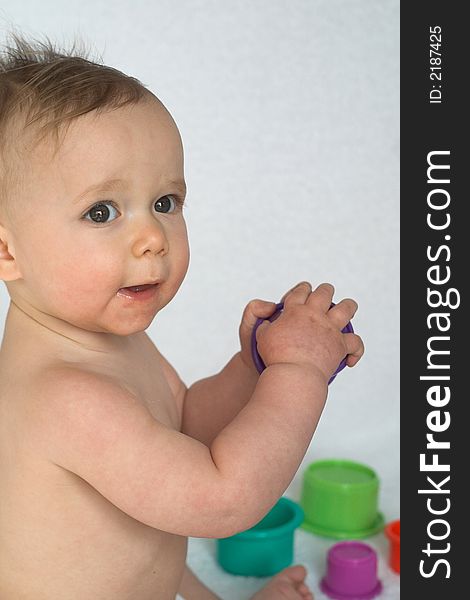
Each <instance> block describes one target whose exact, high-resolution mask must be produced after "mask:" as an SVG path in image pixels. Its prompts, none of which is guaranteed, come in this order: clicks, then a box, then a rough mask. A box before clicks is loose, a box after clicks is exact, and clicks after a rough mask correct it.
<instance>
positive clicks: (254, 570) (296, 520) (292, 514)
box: [217, 497, 304, 577]
mask: <svg viewBox="0 0 470 600" xmlns="http://www.w3.org/2000/svg"><path fill="white" fill-rule="evenodd" d="M303 519H304V513H303V510H302V508H301V507H300V506H299V505H298V504H296V503H295V502H293V501H292V500H289V498H285V497H282V498H280V499H279V500H278V502H277V503H276V504H275V505H274V506H273V508H272V509H271V510H270V511H269V512H268V514H267V515H266V516H265V517H264V518H263V519H262V520H261V521H260V522H259V523H257V524H256V525H255V526H254V527H252V528H251V529H247V530H246V531H242V532H241V533H237V534H236V535H233V536H230V537H228V538H222V539H219V540H217V561H218V562H219V564H220V566H221V567H222V568H223V569H224V570H225V571H227V572H228V573H232V574H233V575H245V576H251V577H267V576H268V575H275V574H276V573H278V572H279V571H282V569H285V568H286V567H288V566H289V565H291V564H292V561H293V558H294V532H295V530H296V529H297V527H299V525H300V524H301V523H302V521H303Z"/></svg>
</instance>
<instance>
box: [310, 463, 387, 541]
mask: <svg viewBox="0 0 470 600" xmlns="http://www.w3.org/2000/svg"><path fill="white" fill-rule="evenodd" d="M378 492H379V479H378V477H377V475H376V473H375V472H374V471H373V470H372V469H371V468H369V467H367V466H366V465H362V464H360V463H357V462H353V461H350V460H320V461H317V462H314V463H311V464H310V465H309V466H308V467H307V469H306V471H305V473H304V481H303V488H302V494H301V500H300V504H301V506H302V508H303V509H304V512H305V520H304V522H303V523H302V529H305V530H306V531H310V532H311V533H315V534H317V535H321V536H324V537H329V538H335V539H358V538H364V537H368V536H370V535H373V534H374V533H377V532H378V531H380V530H381V529H382V528H383V525H384V517H383V515H382V514H381V513H379V512H378V511H377V497H378Z"/></svg>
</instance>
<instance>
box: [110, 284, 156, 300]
mask: <svg viewBox="0 0 470 600" xmlns="http://www.w3.org/2000/svg"><path fill="white" fill-rule="evenodd" d="M159 285H160V282H159V281H156V282H155V283H142V284H139V285H131V286H129V287H124V288H119V290H118V291H117V295H118V296H121V297H125V298H129V299H133V300H137V299H141V300H146V299H150V298H153V297H154V294H155V292H156V290H157V288H158V287H159Z"/></svg>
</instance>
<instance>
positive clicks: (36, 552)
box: [0, 334, 187, 600]
mask: <svg viewBox="0 0 470 600" xmlns="http://www.w3.org/2000/svg"><path fill="white" fill-rule="evenodd" d="M140 335H141V337H139V343H138V344H137V345H136V347H135V350H134V351H133V352H132V355H130V356H126V357H118V359H117V360H116V361H113V362H112V363H108V364H105V363H103V364H101V365H99V366H96V365H94V366H93V370H94V371H95V372H96V371H98V372H99V370H100V369H103V373H104V374H106V375H107V376H108V377H109V376H113V377H116V380H118V381H119V382H120V384H121V385H124V386H126V387H127V388H129V389H130V390H131V391H132V392H133V393H135V394H136V395H137V396H138V397H139V398H141V400H142V402H144V403H145V404H146V405H147V407H148V409H149V410H150V412H151V413H152V414H153V416H154V417H155V419H158V420H159V421H160V422H162V423H164V424H165V425H167V426H169V427H172V428H174V429H177V430H179V429H180V427H181V413H182V400H183V393H182V390H183V388H182V387H181V384H180V383H179V380H178V377H177V375H176V373H174V371H173V370H172V369H171V367H170V366H169V365H168V363H166V361H165V360H164V359H163V357H162V356H161V355H160V354H159V353H158V351H157V350H156V348H155V347H154V346H153V344H152V342H151V341H150V340H149V338H148V337H147V336H146V334H140ZM28 347H30V346H28ZM14 350H15V349H14V347H12V345H11V344H10V346H9V348H8V351H6V352H5V350H4V349H2V350H1V351H0V598H1V600H157V599H159V600H167V599H168V600H170V599H171V600H173V599H174V597H175V594H176V591H177V588H178V585H179V581H180V578H181V576H182V572H183V568H184V563H185V559H186V544H187V541H186V538H183V537H180V536H175V535H172V534H168V533H166V532H162V531H159V530H156V529H153V528H151V527H148V526H147V525H144V524H143V523H140V522H139V521H136V520H135V519H133V518H131V517H129V516H128V515H126V514H125V513H124V512H122V511H121V510H119V509H118V508H117V507H115V506H114V505H113V504H111V503H110V502H109V501H108V500H106V499H105V498H104V497H103V496H101V494H99V493H98V492H97V491H96V490H95V489H94V488H93V487H91V486H90V485H89V484H88V483H87V482H85V481H84V480H83V479H81V478H80V477H78V476H76V475H75V474H73V473H71V472H69V471H66V470H65V469H63V468H61V467H59V466H57V465H55V464H53V463H51V462H50V461H49V460H47V458H45V457H44V456H41V455H40V454H38V453H37V450H36V449H35V447H34V446H33V445H32V444H31V443H30V441H29V439H28V431H30V430H31V427H34V423H31V422H29V421H28V398H31V397H32V396H33V395H34V380H35V376H37V374H38V373H39V372H40V371H41V370H44V369H48V368H50V367H51V366H56V365H57V358H54V360H53V362H51V359H50V358H48V353H47V348H46V349H45V348H38V349H37V352H36V353H32V352H28V351H27V352H25V351H24V347H22V349H21V353H22V355H20V352H19V349H18V351H17V352H15V351H14ZM74 366H75V367H77V368H80V365H77V364H75V363H74ZM83 368H88V369H89V368H90V365H83Z"/></svg>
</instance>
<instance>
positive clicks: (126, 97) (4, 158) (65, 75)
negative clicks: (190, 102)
mask: <svg viewBox="0 0 470 600" xmlns="http://www.w3.org/2000/svg"><path fill="white" fill-rule="evenodd" d="M10 38H11V40H12V41H13V44H14V45H5V46H4V48H0V216H1V215H2V214H3V213H5V214H6V215H7V216H8V217H10V218H11V217H12V216H13V212H14V206H11V204H14V203H13V202H10V200H12V197H13V196H14V195H15V194H14V192H15V191H18V190H19V189H20V186H21V175H22V173H24V171H25V166H24V165H25V163H26V161H27V157H28V153H29V152H31V151H32V150H34V148H35V147H36V146H37V145H38V144H39V143H41V142H42V141H43V140H44V139H45V138H50V137H52V138H53V139H54V142H55V150H54V154H55V153H56V152H57V151H58V149H59V147H60V144H61V139H62V140H63V136H64V135H65V134H66V132H67V130H68V127H69V125H70V123H71V122H72V121H73V120H74V119H76V118H78V117H79V116H81V115H84V114H86V113H89V112H91V111H94V110H96V111H97V114H99V113H100V112H102V111H103V110H114V109H117V108H120V107H122V106H125V105H126V104H136V103H137V102H139V101H141V100H143V99H149V98H150V97H151V96H153V98H154V99H156V100H158V98H156V97H155V96H154V95H153V94H152V92H150V91H149V90H148V89H147V88H146V87H145V85H144V84H143V83H141V82H140V81H139V80H138V79H136V78H134V77H130V76H129V75H126V74H124V73H122V72H121V71H118V70H117V69H114V68H112V67H109V66H106V65H104V64H103V59H102V58H101V57H100V58H99V61H100V62H94V61H92V60H89V50H87V49H86V48H82V49H81V50H78V51H77V50H76V43H77V41H76V40H74V43H73V46H72V48H71V49H70V50H68V51H67V50H62V49H57V48H55V47H54V45H53V43H52V42H51V41H50V40H49V38H47V37H46V42H45V43H44V42H41V41H40V40H34V41H33V40H27V39H25V38H24V36H23V35H22V34H18V33H15V32H10ZM95 60H96V59H95ZM61 133H62V134H63V135H62V138H60V134H61ZM24 140H28V142H29V143H28V145H27V150H26V146H25V144H24Z"/></svg>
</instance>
